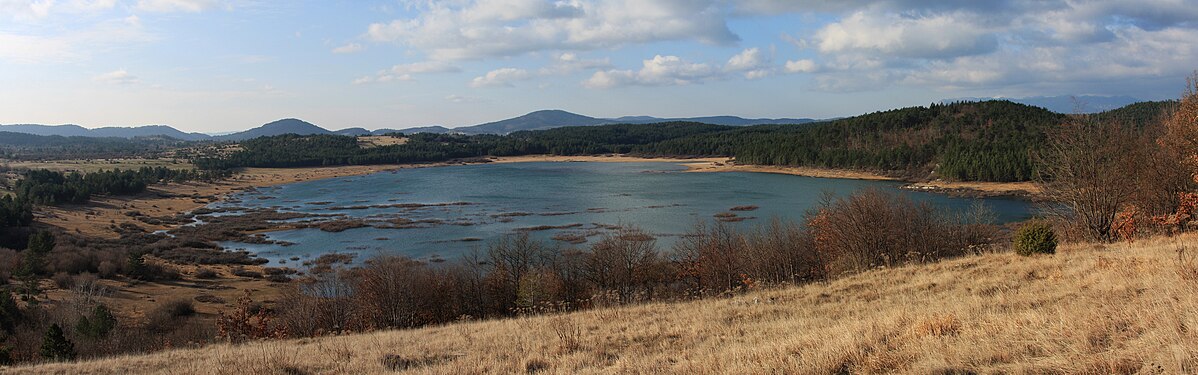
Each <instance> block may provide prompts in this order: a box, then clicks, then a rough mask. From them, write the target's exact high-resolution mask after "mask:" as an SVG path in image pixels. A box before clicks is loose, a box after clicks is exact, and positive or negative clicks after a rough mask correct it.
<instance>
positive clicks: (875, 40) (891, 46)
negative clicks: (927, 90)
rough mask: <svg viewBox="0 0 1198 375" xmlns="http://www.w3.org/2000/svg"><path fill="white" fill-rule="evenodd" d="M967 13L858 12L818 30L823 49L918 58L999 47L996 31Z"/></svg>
mask: <svg viewBox="0 0 1198 375" xmlns="http://www.w3.org/2000/svg"><path fill="white" fill-rule="evenodd" d="M972 18H974V17H973V16H972V15H969V14H965V13H952V14H937V15H932V16H918V17H908V16H900V15H897V14H875V13H867V12H856V13H853V14H852V15H850V16H849V17H847V18H844V19H842V20H840V21H839V22H834V23H831V24H828V25H827V26H824V27H823V28H821V29H820V30H819V31H818V32H816V34H815V38H816V40H818V43H817V46H818V48H819V50H820V51H821V52H824V53H836V52H850V51H857V52H866V53H880V54H885V55H892V56H901V57H915V58H932V59H936V58H952V57H958V56H968V55H979V54H984V53H989V52H992V51H994V50H995V49H997V48H998V39H997V38H996V37H995V35H994V33H993V31H991V30H988V29H987V28H986V27H985V26H983V23H982V22H978V21H977V20H974V19H972Z"/></svg>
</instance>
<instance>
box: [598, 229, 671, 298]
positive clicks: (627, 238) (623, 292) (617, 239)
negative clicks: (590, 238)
mask: <svg viewBox="0 0 1198 375" xmlns="http://www.w3.org/2000/svg"><path fill="white" fill-rule="evenodd" d="M656 243H657V240H655V239H654V238H653V236H651V235H649V234H647V233H645V232H644V231H642V230H640V229H621V230H620V231H618V232H617V233H615V234H608V235H605V236H604V237H603V239H601V240H599V242H597V243H595V244H594V245H592V246H591V253H590V256H589V257H588V258H587V261H586V269H587V276H588V278H589V279H590V280H591V282H593V283H595V285H597V286H598V287H599V288H600V289H603V290H614V291H615V292H616V293H617V294H618V295H619V297H620V301H621V302H629V301H630V300H631V299H632V298H633V296H634V295H635V294H636V293H637V292H639V291H642V290H644V288H646V287H647V286H648V285H649V284H651V283H652V282H653V281H655V279H656V277H654V276H655V275H654V272H653V268H654V267H655V265H656V264H657V263H658V258H659V257H658V254H657V246H656Z"/></svg>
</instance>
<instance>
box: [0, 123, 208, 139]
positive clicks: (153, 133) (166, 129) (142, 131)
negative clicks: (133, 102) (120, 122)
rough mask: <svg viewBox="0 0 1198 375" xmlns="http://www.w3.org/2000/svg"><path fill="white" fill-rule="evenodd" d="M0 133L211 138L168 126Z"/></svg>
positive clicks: (15, 128) (21, 128) (20, 127)
mask: <svg viewBox="0 0 1198 375" xmlns="http://www.w3.org/2000/svg"><path fill="white" fill-rule="evenodd" d="M0 131H6V132H13V133H25V134H33V135H57V136H63V137H98V138H99V137H118V138H134V137H170V138H174V139H180V140H184V141H202V140H207V139H210V138H211V137H210V136H208V135H207V134H201V133H186V132H183V131H180V130H178V129H175V128H172V127H170V126H166V125H146V126H134V127H103V128H95V129H88V128H84V127H82V126H79V125H37V124H16V125H0Z"/></svg>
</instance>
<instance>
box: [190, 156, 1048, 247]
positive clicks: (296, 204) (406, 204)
mask: <svg viewBox="0 0 1198 375" xmlns="http://www.w3.org/2000/svg"><path fill="white" fill-rule="evenodd" d="M685 170H686V167H684V166H682V165H679V164H676V163H661V162H647V163H599V162H585V163H584V162H573V163H559V162H544V163H512V164H482V165H467V166H451V167H437V168H419V169H403V170H398V171H393V172H384V173H377V174H372V175H365V176H357V177H348V178H338V179H327V180H318V181H308V182H301V183H295V184H289V185H282V186H276V187H269V188H262V189H259V190H257V191H252V192H246V193H241V194H239V195H237V196H235V198H237V199H239V200H240V202H235V203H217V204H214V205H213V206H214V207H225V206H236V207H245V208H271V207H273V208H275V209H277V210H279V211H295V212H304V213H314V214H342V215H347V216H349V217H353V218H363V219H366V220H368V221H369V222H372V223H375V224H379V225H374V226H372V227H364V228H356V229H349V230H345V231H343V232H337V233H331V232H325V231H322V230H320V229H314V228H308V229H299V230H287V231H279V232H273V233H270V234H269V235H268V238H270V239H272V240H280V241H286V242H291V243H294V245H291V246H281V245H248V244H238V243H225V244H224V245H225V246H226V247H228V248H246V249H249V250H251V251H253V252H255V253H257V254H259V256H262V257H264V258H267V259H270V260H271V263H272V264H277V263H278V262H279V260H285V259H289V258H292V257H300V258H313V257H316V256H319V255H320V254H324V253H329V252H342V253H357V254H358V257H357V258H358V260H362V259H367V258H369V257H371V256H374V255H377V254H382V253H387V254H400V255H406V256H409V257H412V258H417V259H437V258H441V259H453V258H455V257H457V256H460V255H461V254H463V253H464V252H466V251H470V250H471V249H472V248H478V247H482V246H485V245H486V243H487V241H490V240H494V239H496V238H498V237H500V236H503V235H505V234H512V233H517V232H519V231H521V230H522V228H523V229H524V230H527V229H528V228H533V227H537V226H568V227H569V228H560V229H549V230H538V231H529V232H528V233H530V234H531V235H533V236H534V237H537V238H540V239H543V240H545V241H547V242H554V243H560V244H562V245H569V244H567V243H565V242H561V241H556V240H553V239H552V238H553V237H554V236H559V237H563V236H565V235H576V236H586V235H590V237H589V240H590V241H591V242H593V241H595V240H597V239H598V237H596V235H597V234H598V233H603V232H604V231H606V230H610V229H605V228H611V227H612V226H617V225H623V226H637V227H640V228H642V229H644V230H647V231H649V232H651V233H653V234H654V235H656V236H657V237H658V245H659V247H660V248H662V249H666V248H668V246H670V244H672V243H673V242H674V241H675V239H676V238H677V237H678V236H679V235H681V234H683V233H685V232H686V231H687V230H688V229H690V228H692V227H693V226H694V224H695V223H697V222H700V221H708V222H710V221H712V220H714V217H713V215H716V214H720V213H725V212H729V209H731V208H732V207H735V206H747V205H752V206H758V207H759V208H758V209H756V210H753V211H737V212H735V213H736V214H738V215H739V216H742V217H750V218H749V219H746V220H744V221H740V222H737V223H736V224H735V225H737V226H741V227H744V228H751V227H753V226H754V225H757V224H758V223H765V222H767V221H768V220H770V218H773V217H779V218H785V219H793V220H796V221H797V220H801V219H802V217H803V215H804V214H805V213H806V212H807V211H808V210H810V209H811V208H813V207H814V206H815V205H817V204H818V202H819V200H820V198H821V197H822V196H823V195H824V194H825V192H831V193H833V194H837V195H845V194H849V193H852V192H854V191H857V190H860V189H863V188H868V187H879V188H882V189H885V190H889V191H893V192H895V193H897V194H903V195H906V196H909V197H912V198H913V199H916V200H919V201H929V202H931V203H932V204H934V205H935V206H937V207H940V208H944V209H949V210H960V211H964V210H966V209H968V208H969V207H970V206H971V205H973V204H974V203H975V202H978V200H975V199H966V198H952V197H948V196H945V195H940V194H932V193H923V192H913V191H906V190H901V189H899V186H901V185H902V184H901V183H898V182H887V181H864V180H843V179H822V178H810V177H800V176H790V175H781V174H768V173H739V172H725V173H684V172H683V171H685ZM981 202H982V203H983V204H985V205H987V206H988V207H989V208H990V209H991V210H992V211H993V212H994V214H995V215H996V217H997V220H998V221H999V222H1010V221H1017V220H1022V219H1025V218H1027V217H1029V216H1030V215H1031V213H1032V210H1033V207H1032V205H1031V204H1030V203H1028V202H1025V201H1021V200H1015V199H994V198H991V199H985V200H982V201H981ZM438 204H440V205H438ZM425 205H427V206H425ZM397 218H402V219H406V220H412V221H416V222H417V223H416V224H410V225H408V226H409V227H407V228H402V229H394V228H380V226H388V225H390V224H387V223H386V222H387V221H389V220H395V219H397ZM402 219H401V220H402ZM420 221H428V223H419V222H420ZM436 222H440V223H436ZM579 246H585V244H582V245H579Z"/></svg>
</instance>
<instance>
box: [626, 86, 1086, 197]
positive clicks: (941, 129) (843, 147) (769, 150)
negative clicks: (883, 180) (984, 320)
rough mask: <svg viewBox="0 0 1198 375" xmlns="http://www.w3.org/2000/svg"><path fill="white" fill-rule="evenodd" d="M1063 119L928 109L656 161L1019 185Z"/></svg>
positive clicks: (696, 140)
mask: <svg viewBox="0 0 1198 375" xmlns="http://www.w3.org/2000/svg"><path fill="white" fill-rule="evenodd" d="M1064 119H1065V115H1061V114H1057V113H1054V112H1050V111H1047V110H1045V109H1042V108H1039V107H1032V106H1028V105H1023V104H1017V103H1013V102H1009V101H988V102H965V103H952V104H933V105H931V106H928V107H911V108H903V109H895V110H889V111H883V112H875V113H870V114H866V115H861V116H856V117H850V118H845V119H840V120H835V121H830V122H824V123H819V124H815V125H809V126H805V127H781V126H770V127H751V128H744V129H739V130H735V131H731V132H727V133H724V134H713V135H707V136H698V137H688V138H681V139H674V140H669V141H665V142H661V143H659V144H655V145H653V146H652V147H651V148H647V149H645V150H644V151H645V152H651V153H658V154H694V153H711V154H717V155H732V156H735V157H736V160H737V162H739V163H745V164H764V165H790V166H814V167H827V168H849V169H868V170H875V171H887V172H902V173H904V174H906V175H908V177H914V178H925V177H929V176H930V177H936V176H932V175H931V173H933V172H935V173H936V175H937V176H940V177H945V178H950V179H958V180H982V181H1021V180H1027V179H1030V178H1031V177H1032V175H1033V172H1034V167H1033V165H1032V162H1031V157H1030V154H1031V150H1033V149H1036V148H1038V147H1040V146H1041V145H1042V141H1043V138H1044V137H1043V135H1044V131H1045V130H1046V129H1048V128H1049V127H1051V126H1054V125H1056V124H1059V123H1061V122H1062V121H1064Z"/></svg>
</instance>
